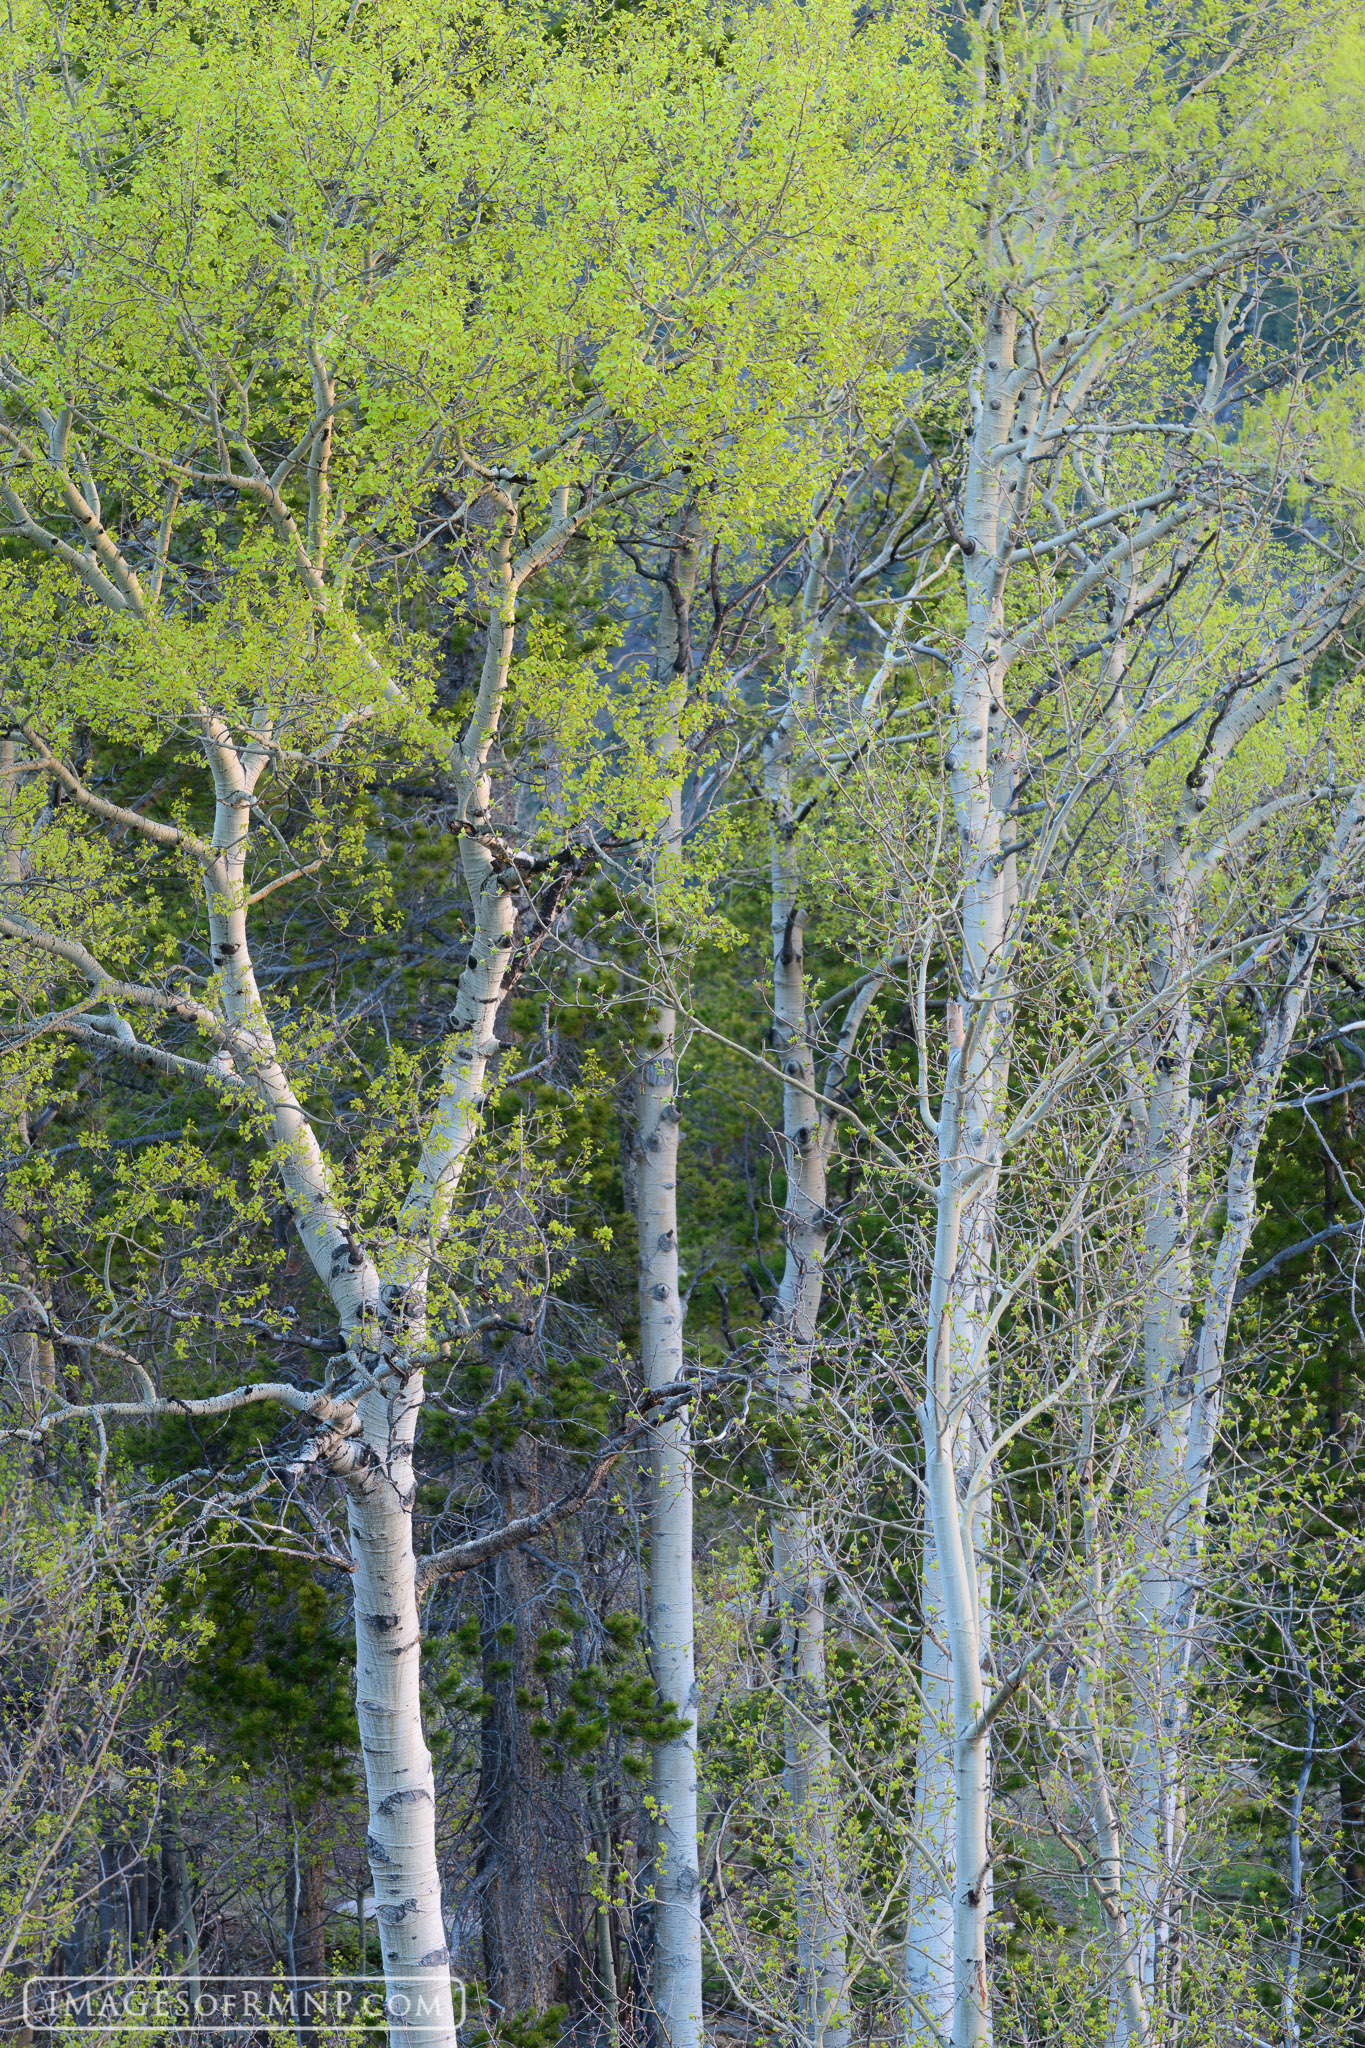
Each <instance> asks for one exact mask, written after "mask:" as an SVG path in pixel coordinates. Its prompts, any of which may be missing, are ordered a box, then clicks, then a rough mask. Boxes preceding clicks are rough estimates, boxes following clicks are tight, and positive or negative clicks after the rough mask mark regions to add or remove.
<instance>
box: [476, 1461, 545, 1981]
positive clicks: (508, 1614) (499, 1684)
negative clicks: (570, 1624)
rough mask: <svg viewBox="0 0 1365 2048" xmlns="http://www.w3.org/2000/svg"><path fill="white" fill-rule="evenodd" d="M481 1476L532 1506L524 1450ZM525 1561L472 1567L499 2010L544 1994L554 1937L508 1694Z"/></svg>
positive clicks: (486, 1902)
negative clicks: (476, 1598)
mask: <svg viewBox="0 0 1365 2048" xmlns="http://www.w3.org/2000/svg"><path fill="white" fill-rule="evenodd" d="M489 1478H490V1480H491V1481H492V1483H493V1486H494V1489H495V1491H496V1493H497V1495H498V1499H499V1504H500V1512H501V1514H503V1515H505V1516H512V1515H523V1514H528V1513H534V1511H535V1509H536V1507H537V1506H538V1505H539V1498H538V1496H539V1485H538V1475H537V1472H536V1469H535V1458H534V1453H532V1452H529V1451H528V1452H526V1453H525V1454H524V1456H523V1457H521V1458H518V1457H517V1456H516V1454H515V1453H513V1454H512V1455H510V1456H507V1457H501V1458H498V1459H496V1460H494V1461H493V1463H492V1465H491V1466H490V1468H489ZM534 1569H535V1567H534V1565H533V1563H532V1562H531V1560H530V1559H529V1558H528V1557H527V1556H526V1555H525V1554H524V1553H523V1552H522V1551H520V1550H507V1551H504V1552H503V1553H502V1555H501V1556H500V1557H497V1558H493V1559H490V1561H489V1562H488V1563H487V1564H486V1565H484V1566H483V1567H482V1569H481V1571H480V1574H479V1605H480V1613H479V1627H480V1647H481V1653H482V1663H483V1690H484V1696H485V1699H486V1700H487V1702H488V1704H487V1706H486V1708H485V1711H484V1716H483V1726H482V1730H481V1741H480V1755H479V1849H478V1860H477V1882H478V1890H479V1912H480V1918H481V1923H482V1931H483V1959H484V1972H485V1979H486V1983H487V1988H488V1999H489V2003H490V2005H491V2006H492V2007H493V2009H494V2012H495V2013H496V2014H498V2015H499V2016H504V2015H505V2016H509V2017H510V2016H511V2015H513V2014H516V2013H523V2012H543V2011H544V2009H545V2007H546V2006H547V2005H549V2004H550V2003H551V2002H552V1998H553V1985H554V1973H555V1966H556V1963H557V1962H558V1961H559V1955H560V1948H561V1946H562V1945H561V1944H559V1943H557V1942H555V1941H554V1940H553V1938H552V1926H551V1921H550V1917H549V1912H548V1910H547V1908H548V1906H549V1904H550V1901H549V1899H548V1898H547V1896H546V1890H545V1877H546V1875H547V1872H546V1869H545V1865H546V1860H547V1859H546V1855H545V1851H546V1848H547V1846H548V1844H547V1842H546V1827H545V1818H546V1816H545V1812H544V1807H545V1804H546V1803H547V1802H546V1800H545V1797H544V1795H545V1792H546V1791H547V1789H548V1788H546V1787H545V1784H544V1775H545V1774H544V1770H543V1768H542V1764H541V1758H540V1752H539V1749H538V1746H537V1744H536V1742H535V1740H534V1738H533V1736H532V1735H531V1733H530V1729H529V1726H528V1719H529V1716H528V1715H527V1713H526V1712H525V1711H523V1709H522V1708H521V1707H519V1706H518V1704H517V1692H518V1690H519V1689H521V1688H523V1687H527V1686H529V1685H530V1684H531V1683H532V1680H533V1673H532V1670H531V1665H532V1659H533V1657H534V1655H535V1629H534V1623H533V1618H532V1608H533V1605H534V1600H535V1586H534V1583H533V1577H532V1575H533V1572H534Z"/></svg>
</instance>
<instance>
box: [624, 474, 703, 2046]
mask: <svg viewBox="0 0 1365 2048" xmlns="http://www.w3.org/2000/svg"><path fill="white" fill-rule="evenodd" d="M696 545H697V535H696V531H695V525H694V515H693V514H692V513H691V512H690V510H689V511H687V512H685V513H684V515H683V519H682V521H681V523H680V525H679V528H678V530H677V533H676V535H675V546H674V548H673V551H672V554H671V558H670V562H669V567H668V571H667V581H666V583H665V586H664V598H663V603H662V606H661V616H660V622H659V649H658V670H659V675H660V678H661V680H664V681H665V682H667V683H669V684H670V685H671V687H672V688H673V690H674V692H675V699H674V703H675V725H674V730H673V732H672V734H671V736H666V737H665V739H664V741H663V743H662V752H663V755H664V758H665V760H668V759H672V760H673V761H674V762H676V765H677V774H678V776H679V777H681V773H682V750H681V745H680V742H679V739H678V735H677V730H676V713H677V712H680V711H681V699H682V694H683V692H685V690H686V687H687V681H688V675H689V670H690V643H689V634H688V606H689V602H690V597H691V592H692V587H693V584H694V581H695V577H696ZM681 841H682V787H681V781H680V780H675V781H672V782H671V783H670V785H669V789H668V813H667V816H666V818H665V821H664V824H663V827H662V829H661V831H660V833H659V835H658V840H657V843H656V846H655V849H654V861H655V905H656V909H657V911H658V912H659V913H660V914H661V917H662V920H663V923H664V925H665V927H666V925H667V922H668V921H669V920H670V918H671V917H673V916H675V915H676V905H675V903H674V902H672V901H671V900H670V898H672V897H673V896H674V894H675V890H676V883H677V879H678V877H677V867H678V861H679V858H680V852H681ZM660 952H661V971H660V994H659V1000H658V1002H657V1003H656V1004H654V1005H652V1006H651V1017H650V1031H651V1037H652V1038H653V1040H654V1041H655V1044H654V1046H653V1048H652V1049H651V1051H650V1052H649V1054H648V1055H647V1057H646V1058H645V1059H644V1061H643V1062H642V1063H641V1066H640V1070H639V1074H638V1077H637V1083H636V1160H635V1201H636V1218H637V1227H638V1233H639V1286H640V1362H641V1366H642V1368H643V1373H644V1380H645V1385H646V1387H647V1388H648V1389H649V1391H650V1392H651V1393H655V1392H658V1391H660V1390H661V1389H663V1388H666V1387H670V1386H673V1385H674V1384H676V1383H677V1382H678V1381H680V1380H681V1379H682V1377H683V1370H684V1364H685V1360H684V1354H683V1303H682V1296H681V1293H680V1291H679V1272H678V1152H679V1137H680V1123H681V1119H680V1114H679V1110H678V1101H677V1095H678V1045H677V1012H676V1010H675V1008H674V1005H673V1002H672V999H671V996H670V994H669V991H668V987H667V983H668V979H669V976H670V973H671V961H670V959H669V953H670V948H669V946H668V944H667V940H666V938H665V939H664V940H662V942H661V946H660ZM648 1457H649V1465H648V1479H647V1489H646V1490H647V1500H648V1512H649V1616H648V1624H649V1637H648V1646H649V1662H650V1669H651V1671H652V1673H653V1677H654V1683H655V1685H656V1686H657V1687H658V1689H659V1693H660V1696H661V1697H662V1699H663V1700H664V1701H666V1702H667V1704H668V1705H669V1706H670V1707H671V1708H672V1710H673V1713H674V1715H675V1717H676V1719H677V1720H678V1721H679V1722H681V1723H682V1730H681V1732H680V1733H679V1734H677V1735H675V1736H674V1737H672V1738H671V1739H670V1740H668V1741H666V1742H659V1743H656V1744H655V1745H654V1751H653V1757H652V1765H653V1783H652V1807H651V1819H652V1824H653V1825H652V1833H653V1892H654V1909H653V1966H652V1982H651V1996H652V2003H653V2010H654V2018H655V2022H656V2024H657V2027H658V2030H659V2034H660V2037H661V2040H662V2042H663V2043H664V2044H665V2048H699V2044H700V2041H701V2038H702V1970H701V1871H700V1867H699V1862H698V1851H697V1713H698V1708H699V1704H700V1701H699V1696H698V1692H697V1682H696V1663H695V1649H694V1611H693V1586H692V1521H693V1472H692V1447H691V1423H690V1420H689V1417H688V1413H687V1410H686V1409H685V1408H680V1409H679V1410H678V1412H677V1413H676V1414H675V1415H673V1416H672V1417H671V1419H670V1420H668V1421H666V1422H664V1423H662V1424H660V1426H659V1427H658V1428H657V1429H655V1430H654V1431H653V1432H652V1434H651V1436H650V1439H649V1448H648Z"/></svg>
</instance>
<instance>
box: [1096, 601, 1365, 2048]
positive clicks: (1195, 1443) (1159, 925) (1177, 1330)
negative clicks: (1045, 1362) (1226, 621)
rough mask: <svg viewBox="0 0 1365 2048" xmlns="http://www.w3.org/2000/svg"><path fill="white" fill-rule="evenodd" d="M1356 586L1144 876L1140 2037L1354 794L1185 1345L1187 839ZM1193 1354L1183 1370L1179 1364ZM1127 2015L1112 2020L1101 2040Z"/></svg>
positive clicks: (1221, 755) (1169, 1933) (1231, 715)
mask: <svg viewBox="0 0 1365 2048" xmlns="http://www.w3.org/2000/svg"><path fill="white" fill-rule="evenodd" d="M1358 602H1359V596H1358V593H1356V592H1355V591H1354V590H1348V591H1347V593H1346V594H1345V595H1344V596H1342V595H1340V594H1335V595H1330V596H1329V597H1328V601H1327V602H1326V603H1324V602H1323V600H1322V599H1321V598H1319V599H1315V600H1314V602H1313V604H1312V605H1311V606H1310V607H1308V608H1306V611H1305V614H1304V615H1301V618H1300V620H1299V621H1298V622H1296V627H1297V630H1296V632H1295V633H1290V634H1286V635H1285V637H1284V638H1283V639H1282V640H1281V642H1280V643H1279V645H1278V646H1277V647H1276V649H1275V650H1274V656H1273V658H1272V660H1271V662H1270V663H1269V665H1268V674H1267V678H1266V681H1265V682H1264V683H1263V684H1262V686H1261V687H1260V689H1259V690H1257V691H1255V692H1254V693H1249V694H1248V695H1247V696H1246V697H1245V698H1244V699H1243V700H1242V701H1241V702H1237V703H1233V704H1230V705H1229V706H1228V707H1227V708H1225V710H1224V711H1223V712H1222V713H1221V714H1220V715H1219V717H1218V718H1217V719H1216V720H1215V723H1214V725H1213V727H1212V729H1211V731H1210V734H1209V738H1208V740H1207V742H1206V744H1205V746H1204V748H1203V749H1202V750H1201V754H1200V757H1199V761H1198V763H1197V765H1196V768H1195V770H1194V771H1193V772H1192V773H1191V776H1190V777H1189V780H1188V783H1187V787H1186V791H1185V792H1184V793H1183V795H1182V798H1181V803H1180V807H1179V811H1178V814H1177V818H1176V821H1175V823H1174V826H1173V828H1172V831H1171V833H1170V836H1169V839H1168V842H1167V844H1166V846H1165V848H1164V849H1163V851H1162V854H1161V855H1160V857H1159V858H1157V859H1155V860H1154V861H1152V862H1151V863H1150V864H1149V867H1148V870H1147V873H1146V875H1145V877H1144V880H1145V884H1146V890H1147V897H1148V918H1149V930H1150V933H1151V940H1150V944H1151V951H1152V955H1153V959H1154V964H1155V968H1156V980H1157V987H1158V992H1160V991H1162V990H1169V991H1170V1000H1169V1002H1168V1004H1167V1005H1166V1006H1165V1007H1164V1008H1163V1009H1162V1011H1161V1012H1160V1017H1159V1024H1158V1028H1157V1031H1156V1033H1154V1035H1153V1040H1152V1043H1151V1048H1150V1053H1149V1067H1150V1072H1149V1074H1148V1076H1147V1077H1146V1086H1147V1146H1146V1160H1145V1163H1144V1164H1145V1172H1146V1176H1147V1193H1146V1219H1145V1256H1146V1262H1147V1283H1146V1293H1147V1301H1146V1307H1145V1313H1144V1424H1145V1429H1146V1434H1147V1439H1148V1442H1149V1444H1150V1446H1151V1450H1150V1456H1149V1463H1148V1469H1147V1471H1146V1473H1145V1474H1144V1479H1143V1485H1144V1492H1145V1495H1146V1498H1147V1500H1148V1502H1149V1507H1148V1511H1147V1515H1146V1535H1145V1541H1144V1559H1143V1572H1142V1577H1141V1580H1140V1582H1139V1586H1138V1589H1137V1597H1136V1601H1135V1609H1134V1624H1135V1629H1134V1632H1135V1638H1136V1640H1135V1642H1134V1646H1133V1652H1134V1659H1135V1671H1134V1678H1135V1686H1136V1692H1137V1711H1136V1717H1135V1718H1136V1742H1135V1748H1134V1770H1133V1793H1132V1802H1131V1818H1130V1823H1129V1856H1128V1871H1127V1879H1126V1890H1127V1893H1128V1896H1129V1898H1130V1900H1131V1906H1130V1912H1131V1923H1132V1939H1133V1941H1134V1943H1135V1946H1136V1952H1137V1963H1138V1971H1139V1975H1140V1979H1141V1984H1142V1992H1143V1999H1144V2003H1145V2006H1146V2010H1147V2016H1148V2027H1149V2031H1150V2030H1153V2029H1156V2028H1157V2027H1159V2025H1160V2019H1161V2013H1162V2009H1163V2003H1164V2001H1165V2000H1166V1998H1167V1995H1168V1993H1169V1992H1170V1991H1171V1990H1172V1989H1173V1987H1172V1985H1171V1984H1170V1983H1169V1981H1168V1980H1169V1978H1170V1976H1171V1973H1172V1962H1171V1958H1172V1951H1173V1940H1172V1937H1173V1929H1174V1926H1175V1924H1176V1916H1177V1913H1178V1896H1177V1888H1178V1884H1179V1865H1180V1861H1181V1857H1182V1853H1183V1832H1184V1822H1183V1815H1184V1763H1183V1741H1184V1731H1185V1722H1186V1716H1187V1709H1188V1698H1187V1680H1188V1667H1189V1660H1190V1652H1191V1648H1192V1630H1193V1626H1194V1618H1195V1604H1196V1597H1197V1583H1198V1563H1199V1559H1200V1557H1201V1556H1202V1550H1203V1530H1204V1516H1205V1508H1206V1504H1207V1497H1208V1486H1209V1480H1210V1477H1211V1473H1212V1458H1213V1451H1214V1446H1215V1440H1216V1436H1217V1430H1218V1424H1219V1419H1220V1416H1221V1400H1222V1372H1223V1353H1224V1347H1225V1343H1226V1336H1227V1326H1228V1319H1229V1317H1230V1315H1231V1312H1232V1301H1233V1295H1234V1292H1235V1288H1236V1281H1237V1274H1238V1272H1239V1271H1240V1268H1241V1262H1242V1258H1243V1256H1244V1254H1245V1251H1246V1247H1247V1244H1248V1243H1249V1242H1250V1237H1251V1232H1252V1229H1253V1227H1254V1222H1255V1199H1254V1187H1255V1171H1256V1161H1257V1157H1258V1155H1259V1150H1260V1145H1261V1141H1262V1138H1263V1136H1264V1131H1265V1123H1266V1119H1267V1118H1268V1116H1269V1113H1270V1109H1271V1106H1272V1104H1273V1101H1274V1096H1275V1092H1276V1090H1277V1088H1278V1086H1279V1080H1280V1075H1281V1073H1282V1072H1283V1067H1284V1062H1285V1060H1286V1058H1287V1057H1288V1054H1289V1050H1290V1047H1291V1045H1292V1042H1293V1033H1294V1030H1295V1028H1296V1027H1297V1023H1298V1018H1299V1015H1300V1013H1301V1010H1302V1005H1303V1002H1304V999H1305V997H1306V995H1307V991H1308V988H1309V986H1310V984H1311V979H1312V970H1313V965H1314V962H1315V960H1316V955H1317V949H1318V944H1319V941H1320V932H1321V918H1322V915H1323V908H1324V905H1325V904H1326V903H1327V901H1328V900H1329V898H1330V896H1331V895H1332V893H1333V891H1334V890H1335V888H1336V887H1337V886H1338V877H1339V875H1340V874H1341V872H1342V870H1343V869H1344V868H1345V867H1346V865H1347V864H1348V863H1349V861H1350V860H1351V859H1352V858H1353V857H1354V851H1355V841H1356V837H1357V834H1358V831H1359V817H1360V811H1359V806H1360V792H1359V791H1357V792H1356V793H1355V794H1354V795H1353V797H1352V798H1351V801H1350V803H1349V804H1348V806H1347V807H1346V810H1345V811H1344V812H1343V814H1342V817H1341V820H1340V822H1339V824H1338V827H1337V830H1336V832H1335V833H1334V834H1333V838H1332V840H1331V842H1330V844H1329V846H1328V848H1327V850H1326V852H1325V853H1324V855H1323V858H1322V861H1321V863H1320V864H1319V868H1318V871H1317V873H1316V875H1315V877H1314V881H1313V883H1312V885H1311V887H1310V889H1309V890H1308V891H1307V892H1306V896H1305V900H1304V902H1303V904H1302V905H1301V907H1300V908H1299V910H1298V912H1297V915H1296V922H1295V927H1294V930H1295V936H1294V941H1293V955H1292V959H1291V963H1290V969H1289V974H1288V978H1287V980H1286V983H1285V987H1284V990H1283V992H1282V996H1281V999H1280V1002H1279V1004H1278V1005H1277V1007H1276V1009H1275V1010H1274V1011H1273V1012H1272V1014H1271V1016H1270V1018H1269V1019H1268V1020H1267V1023H1266V1026H1265V1028H1264V1030H1263V1033H1262V1037H1261V1041H1260V1043H1259V1045H1258V1049H1257V1053H1256V1056H1255V1060H1254V1062H1253V1069H1252V1074H1251V1077H1250V1079H1249V1082H1248V1086H1247V1093H1246V1096H1245V1099H1244V1103H1243V1107H1242V1113H1241V1115H1240V1116H1239V1118H1238V1121H1237V1126H1236V1130H1235V1133H1234V1140H1233V1146H1232V1152H1231V1156H1230V1160H1229V1165H1228V1177H1227V1183H1226V1186H1227V1214H1226V1221H1225V1224H1224V1228H1223V1233H1222V1237H1221V1239H1220V1242H1219V1248H1218V1252H1217V1254H1216V1257H1215V1261H1214V1267H1213V1272H1212V1274H1211V1276H1210V1280H1209V1284H1208V1291H1207V1294H1206V1305H1205V1315H1204V1319H1203V1323H1202V1325H1201V1329H1200V1333H1199V1337H1198V1339H1197V1342H1196V1346H1195V1358H1194V1360H1193V1361H1191V1359H1190V1356H1189V1346H1190V1339H1189V1317H1190V1310H1191V1302H1192V1279H1191V1265H1190V1245H1189V1221H1188V1201H1189V1174H1190V1144H1191V1130H1192V1118H1193V1104H1192V1101H1191V1093H1190V1069H1191V1060H1192V1057H1193V1050H1194V1046H1193V1027H1192V1017H1191V1001H1190V981H1191V973H1192V965H1193V951H1194V941H1193V927H1194V920H1195V915H1196V904H1197V897H1198V890H1199V887H1200V884H1201V882H1202V880H1203V879H1204V878H1205V876H1206V875H1207V874H1208V872H1210V870H1211V867H1212V866H1213V865H1214V864H1215V859H1216V856H1215V854H1213V853H1211V854H1209V855H1206V856H1204V858H1203V859H1202V860H1200V861H1196V860H1194V859H1193V858H1192V856H1191V852H1190V839H1191V836H1192V833H1193V829H1194V826H1195V824H1196V823H1197V821H1198V819H1199V818H1200V817H1201V816H1202V814H1203V812H1204V811H1205V809H1206V808H1207V805H1208V803H1209V800H1210V797H1211V794H1212V791H1213V787H1214V784H1215V781H1216V779H1217V777H1218V774H1219V773H1220V771H1221V769H1222V767H1223V765H1224V764H1225V763H1226V762H1227V761H1228V759H1229V758H1230V756H1231V755H1232V754H1233V752H1234V751H1235V749H1236V748H1237V746H1238V745H1239V744H1240V743H1241V741H1242V740H1243V739H1245V737H1246V736H1247V734H1248V733H1250V732H1251V731H1252V730H1253V729H1254V728H1255V727H1256V726H1257V725H1258V724H1259V723H1260V722H1261V721H1262V720H1263V719H1264V718H1266V717H1267V716H1269V715H1270V714H1272V713H1273V712H1274V711H1276V710H1277V709H1278V708H1279V706H1280V705H1281V704H1282V703H1283V702H1284V700H1285V698H1286V696H1287V695H1288V693H1289V689H1290V687H1291V684H1292V683H1293V682H1294V681H1296V680H1297V679H1298V677H1299V676H1300V675H1301V674H1302V673H1303V669H1304V666H1305V658H1304V655H1303V654H1302V652H1301V651H1300V647H1299V645H1298V639H1299V636H1300V634H1301V633H1302V629H1303V628H1304V626H1305V624H1306V623H1307V622H1309V621H1311V623H1312V626H1313V628H1314V632H1313V634H1312V636H1307V635H1305V636H1304V637H1312V638H1315V639H1317V638H1320V637H1325V631H1331V630H1334V629H1335V628H1337V627H1339V626H1340V625H1341V624H1342V623H1344V621H1345V620H1346V618H1348V617H1349V616H1350V615H1351V613H1352V612H1353V611H1354V609H1355V607H1356V605H1357V604H1358ZM1191 1364H1193V1368H1194V1369H1193V1371H1191ZM1126 2026H1127V2022H1126V2020H1125V2019H1124V2017H1123V2015H1122V2013H1121V2012H1120V2013H1118V2014H1116V2021H1115V2028H1114V2032H1113V2035H1112V2038H1113V2040H1114V2041H1115V2044H1116V2048H1118V2044H1120V2043H1124V2042H1125V2041H1126V2036H1125V2034H1124V2032H1123V2031H1122V2030H1123V2029H1124V2028H1126Z"/></svg>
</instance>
